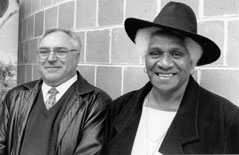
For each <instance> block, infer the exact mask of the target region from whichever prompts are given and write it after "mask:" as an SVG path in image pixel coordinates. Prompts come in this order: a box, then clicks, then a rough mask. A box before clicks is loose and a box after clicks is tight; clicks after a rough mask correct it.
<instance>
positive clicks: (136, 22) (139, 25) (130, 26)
mask: <svg viewBox="0 0 239 155" xmlns="http://www.w3.org/2000/svg"><path fill="white" fill-rule="evenodd" d="M124 26H125V30H126V33H127V35H128V36H129V38H130V39H131V40H132V41H133V42H134V43H135V37H136V34H137V31H138V30H139V29H143V28H147V27H159V28H165V29H170V30H173V31H176V32H179V33H181V34H183V35H185V36H187V37H190V38H191V39H193V40H194V41H196V42H197V43H198V44H199V45H200V46H201V47H202V49H203V54H202V56H201V58H200V59H199V61H198V64H197V66H200V65H206V64H210V63H212V62H214V61H216V60H217V59H218V58H219V57H220V54H221V52H220V49H219V47H218V46H217V45H216V44H215V43H214V42H213V41H212V40H210V39H208V38H206V37H204V36H201V35H199V34H197V33H192V32H188V31H184V30H180V29H177V28H174V27H170V26H167V25H161V24H156V23H153V22H149V21H145V20H141V19H137V18H127V19H126V20H125V23H124Z"/></svg>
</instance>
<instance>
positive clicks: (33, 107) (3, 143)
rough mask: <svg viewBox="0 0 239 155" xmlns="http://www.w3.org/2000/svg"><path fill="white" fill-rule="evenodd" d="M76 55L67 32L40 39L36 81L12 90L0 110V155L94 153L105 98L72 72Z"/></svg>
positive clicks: (54, 32)
mask: <svg viewBox="0 0 239 155" xmlns="http://www.w3.org/2000/svg"><path fill="white" fill-rule="evenodd" d="M80 49H81V42H80V39H79V37H78V36H77V35H76V34H75V33H73V32H71V31H68V30H62V29H51V30H48V31H46V33H45V34H44V35H43V36H42V37H41V39H40V41H39V48H38V51H37V55H38V66H39V73H40V75H41V79H40V80H36V81H32V82H29V83H25V84H22V85H20V86H17V87H15V88H13V89H12V90H10V91H9V92H8V94H7V95H6V97H5V99H4V100H3V102H2V103H1V105H0V155H10V154H11V155H55V154H57V155H73V154H74V155H79V154H80V155H91V154H99V153H100V151H101V148H102V139H103V131H104V128H103V123H104V120H105V113H106V109H107V107H108V105H109V103H110V102H111V98H110V97H109V96H108V95H107V94H106V93H105V92H104V91H102V90H100V89H99V88H96V87H94V86H92V85H90V84H89V83H88V82H87V81H86V80H85V79H84V78H83V77H82V76H81V75H80V73H79V72H77V70H76V67H77V64H78V62H79V59H80Z"/></svg>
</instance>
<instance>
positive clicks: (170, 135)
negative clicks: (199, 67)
mask: <svg viewBox="0 0 239 155" xmlns="http://www.w3.org/2000/svg"><path fill="white" fill-rule="evenodd" d="M198 98H199V86H198V84H197V83H196V81H194V79H193V78H192V77H190V79H189V83H188V85H187V88H186V91H185V94H184V97H183V99H182V102H181V104H180V107H179V109H178V112H177V114H176V116H175V118H174V120H173V122H172V124H171V126H170V128H169V130H168V132H167V134H166V136H165V138H164V140H163V143H162V145H161V147H160V149H159V152H161V153H163V154H175V153H177V154H182V153H185V152H183V147H182V146H183V145H184V144H188V145H190V143H192V142H193V141H195V140H197V139H199V135H198V106H199V102H198V101H199V100H198Z"/></svg>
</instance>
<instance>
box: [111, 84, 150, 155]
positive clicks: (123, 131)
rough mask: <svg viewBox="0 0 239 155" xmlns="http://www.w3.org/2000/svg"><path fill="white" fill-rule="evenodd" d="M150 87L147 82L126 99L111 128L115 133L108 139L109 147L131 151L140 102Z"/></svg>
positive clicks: (137, 122)
mask: <svg viewBox="0 0 239 155" xmlns="http://www.w3.org/2000/svg"><path fill="white" fill-rule="evenodd" d="M151 88H152V85H151V84H150V83H147V84H146V86H145V87H143V88H142V89H141V90H139V92H138V93H137V94H136V96H135V97H133V98H131V99H130V101H128V104H127V105H126V107H125V108H124V109H123V110H122V113H121V114H120V115H119V117H118V118H117V119H116V120H115V122H114V124H113V128H114V130H115V131H116V135H115V137H114V138H113V140H112V141H110V149H111V150H114V152H121V153H122V154H130V153H131V149H132V146H133V143H134V138H135V136H136V132H137V129H138V125H139V121H140V117H141V113H142V104H143V101H144V98H145V96H146V95H147V94H148V92H149V91H150V90H151ZM116 139H117V140H116Z"/></svg>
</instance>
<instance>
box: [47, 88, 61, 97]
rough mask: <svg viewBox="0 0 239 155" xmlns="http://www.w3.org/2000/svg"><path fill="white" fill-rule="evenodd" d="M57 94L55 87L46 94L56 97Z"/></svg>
mask: <svg viewBox="0 0 239 155" xmlns="http://www.w3.org/2000/svg"><path fill="white" fill-rule="evenodd" d="M57 93H59V92H58V90H57V89H56V88H55V87H52V88H51V89H50V90H49V91H48V94H50V95H56V94H57Z"/></svg>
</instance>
